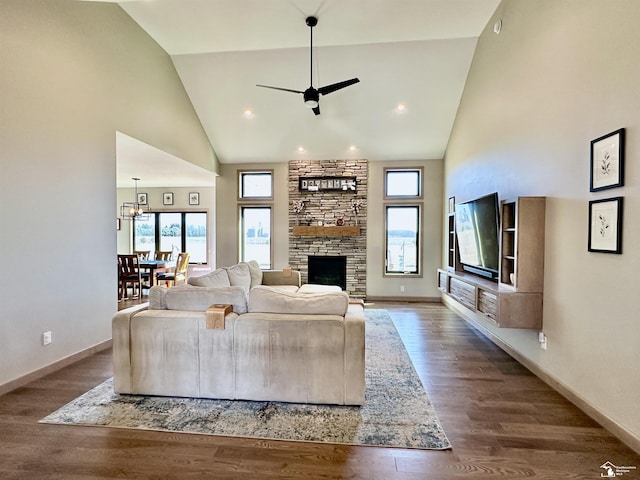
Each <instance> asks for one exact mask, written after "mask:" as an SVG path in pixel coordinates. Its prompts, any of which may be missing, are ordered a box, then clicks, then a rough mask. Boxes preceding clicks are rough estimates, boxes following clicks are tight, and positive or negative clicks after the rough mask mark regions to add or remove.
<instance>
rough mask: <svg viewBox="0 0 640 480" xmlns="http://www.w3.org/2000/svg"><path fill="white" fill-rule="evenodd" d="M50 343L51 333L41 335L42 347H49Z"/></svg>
mask: <svg viewBox="0 0 640 480" xmlns="http://www.w3.org/2000/svg"><path fill="white" fill-rule="evenodd" d="M52 341H53V340H52V339H51V331H48V332H43V333H42V345H49V344H50V343H51V342H52Z"/></svg>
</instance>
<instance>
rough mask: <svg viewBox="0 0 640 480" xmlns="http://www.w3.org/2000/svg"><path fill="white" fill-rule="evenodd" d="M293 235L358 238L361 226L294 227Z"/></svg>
mask: <svg viewBox="0 0 640 480" xmlns="http://www.w3.org/2000/svg"><path fill="white" fill-rule="evenodd" d="M293 234H294V235H299V236H301V237H357V236H358V235H360V226H358V225H347V226H342V227H340V226H338V225H325V226H313V225H312V226H307V225H296V226H295V227H293Z"/></svg>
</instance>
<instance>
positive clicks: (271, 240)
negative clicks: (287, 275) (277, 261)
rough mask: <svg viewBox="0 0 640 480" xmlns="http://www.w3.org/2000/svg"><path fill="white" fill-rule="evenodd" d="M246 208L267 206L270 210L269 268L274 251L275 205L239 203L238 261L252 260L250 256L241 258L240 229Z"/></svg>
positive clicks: (241, 242)
mask: <svg viewBox="0 0 640 480" xmlns="http://www.w3.org/2000/svg"><path fill="white" fill-rule="evenodd" d="M248 208H268V209H269V210H270V212H271V213H270V215H269V232H270V233H269V268H268V269H267V270H269V269H272V268H273V253H274V241H273V234H274V231H273V217H274V211H275V207H274V204H273V203H248V204H245V203H243V204H239V205H238V221H237V225H238V230H237V232H238V262H246V261H248V260H254V259H252V258H250V259H248V260H247V259H243V258H244V248H243V246H244V242H243V237H242V230H243V226H244V216H243V214H242V213H243V210H245V209H248Z"/></svg>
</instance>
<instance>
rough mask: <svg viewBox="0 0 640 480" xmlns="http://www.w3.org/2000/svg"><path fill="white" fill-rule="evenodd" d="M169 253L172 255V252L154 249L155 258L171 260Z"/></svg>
mask: <svg viewBox="0 0 640 480" xmlns="http://www.w3.org/2000/svg"><path fill="white" fill-rule="evenodd" d="M171 255H173V252H163V251H161V250H156V260H171Z"/></svg>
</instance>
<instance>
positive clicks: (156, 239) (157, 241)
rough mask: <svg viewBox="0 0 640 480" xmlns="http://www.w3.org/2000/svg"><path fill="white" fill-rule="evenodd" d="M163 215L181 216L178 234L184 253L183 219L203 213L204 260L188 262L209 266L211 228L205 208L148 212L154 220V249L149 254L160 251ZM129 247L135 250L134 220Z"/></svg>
mask: <svg viewBox="0 0 640 480" xmlns="http://www.w3.org/2000/svg"><path fill="white" fill-rule="evenodd" d="M163 213H165V214H166V213H179V214H180V216H181V224H182V227H183V228H181V232H180V247H181V251H185V250H184V249H183V247H186V241H187V231H186V228H184V226H185V219H186V218H185V217H186V214H189V213H204V214H205V215H206V220H207V221H206V226H207V235H206V236H205V245H207V248H206V258H205V261H204V262H192V261H191V260H190V261H189V265H209V238H210V235H211V228H210V224H209V222H210V216H209V209H206V208H198V209H180V210H169V209H161V210H153V211H152V212H149V213H148V215H153V216H154V218H155V224H154V229H155V230H154V249H153V250H152V251H151V254H153V253H154V252H155V251H157V250H159V249H160V228H159V225H160V223H159V220H160V215H161V214H163ZM131 223H132V224H131V245H132V249H135V245H136V228H135V220H133V221H132V222H131Z"/></svg>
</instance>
